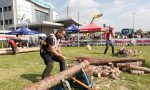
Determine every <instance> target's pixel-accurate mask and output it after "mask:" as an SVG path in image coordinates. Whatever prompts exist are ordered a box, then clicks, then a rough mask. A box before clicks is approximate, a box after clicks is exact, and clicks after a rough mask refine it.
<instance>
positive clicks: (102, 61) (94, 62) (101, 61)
mask: <svg viewBox="0 0 150 90" xmlns="http://www.w3.org/2000/svg"><path fill="white" fill-rule="evenodd" d="M76 61H78V62H83V61H89V62H90V65H108V64H109V63H113V64H115V63H127V62H137V61H139V62H143V63H144V62H145V59H141V58H114V59H97V58H86V57H76Z"/></svg>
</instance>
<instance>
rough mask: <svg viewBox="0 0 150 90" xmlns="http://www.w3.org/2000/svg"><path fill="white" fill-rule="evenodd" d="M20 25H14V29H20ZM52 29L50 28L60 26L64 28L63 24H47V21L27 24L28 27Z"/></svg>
mask: <svg viewBox="0 0 150 90" xmlns="http://www.w3.org/2000/svg"><path fill="white" fill-rule="evenodd" d="M21 26H22V25H21V24H18V25H16V27H21ZM43 26H44V27H52V28H58V27H60V26H64V25H63V24H60V23H55V22H49V21H43V22H33V23H29V24H28V27H43ZM10 28H14V25H13V26H10Z"/></svg>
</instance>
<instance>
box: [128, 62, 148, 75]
mask: <svg viewBox="0 0 150 90" xmlns="http://www.w3.org/2000/svg"><path fill="white" fill-rule="evenodd" d="M127 68H129V69H132V70H140V71H145V72H147V73H150V68H146V67H140V66H135V65H130V64H128V65H127Z"/></svg>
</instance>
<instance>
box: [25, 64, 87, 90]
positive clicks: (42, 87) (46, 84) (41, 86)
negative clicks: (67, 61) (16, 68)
mask: <svg viewBox="0 0 150 90" xmlns="http://www.w3.org/2000/svg"><path fill="white" fill-rule="evenodd" d="M88 65H89V62H88V61H84V62H82V63H80V64H78V65H75V66H73V67H71V68H69V69H67V70H65V71H62V72H60V73H58V74H57V75H53V76H49V77H48V78H45V79H43V80H41V81H39V82H36V83H33V84H31V85H29V86H27V87H25V88H23V90H47V89H49V88H51V87H53V86H55V85H57V84H59V83H60V82H61V80H62V79H67V78H69V77H71V76H73V75H74V74H76V73H77V72H79V71H80V70H81V69H82V68H84V67H87V66H88Z"/></svg>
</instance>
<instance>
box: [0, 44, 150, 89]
mask: <svg viewBox="0 0 150 90" xmlns="http://www.w3.org/2000/svg"><path fill="white" fill-rule="evenodd" d="M117 48H119V47H117ZM117 48H116V47H115V49H117ZM126 48H133V49H137V50H141V51H142V53H141V54H140V55H139V56H138V57H140V58H145V59H146V63H145V66H146V67H149V68H150V56H149V53H150V46H133V47H129V46H127V47H126ZM104 49H105V47H104V46H94V47H92V50H91V51H88V50H87V49H86V47H62V52H63V54H64V55H65V56H67V57H69V58H72V57H75V56H82V57H86V56H87V57H97V58H113V57H112V55H111V53H110V52H111V51H110V49H109V51H108V53H107V54H106V55H103V51H104ZM71 62H72V61H71V60H67V63H71ZM44 68H45V65H44V63H43V61H42V59H41V57H40V55H39V52H31V53H21V54H17V55H1V56H0V90H21V89H22V88H23V87H24V86H27V85H29V84H31V83H33V82H37V81H38V80H40V79H41V74H42V72H43V70H44ZM58 72H59V66H58V63H55V66H54V69H53V71H52V74H56V73H58ZM94 80H95V83H97V84H99V86H100V88H101V90H150V74H145V75H133V74H129V73H124V72H121V75H120V80H113V79H110V78H107V77H103V78H95V79H94ZM76 90H77V89H76Z"/></svg>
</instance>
